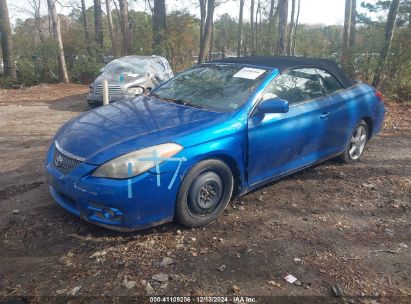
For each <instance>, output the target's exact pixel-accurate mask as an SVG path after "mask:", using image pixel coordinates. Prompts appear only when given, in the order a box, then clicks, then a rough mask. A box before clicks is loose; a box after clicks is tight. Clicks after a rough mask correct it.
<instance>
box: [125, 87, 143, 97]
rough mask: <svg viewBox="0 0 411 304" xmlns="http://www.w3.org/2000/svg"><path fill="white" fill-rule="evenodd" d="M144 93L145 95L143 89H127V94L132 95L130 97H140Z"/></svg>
mask: <svg viewBox="0 0 411 304" xmlns="http://www.w3.org/2000/svg"><path fill="white" fill-rule="evenodd" d="M143 93H144V89H143V88H142V87H131V88H128V89H127V94H130V95H139V94H143Z"/></svg>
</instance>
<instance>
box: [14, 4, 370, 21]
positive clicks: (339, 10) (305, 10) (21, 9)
mask: <svg viewBox="0 0 411 304" xmlns="http://www.w3.org/2000/svg"><path fill="white" fill-rule="evenodd" d="M42 1H43V4H42V8H43V9H42V11H43V13H44V14H46V13H47V6H46V5H47V4H46V0H42ZM373 1H375V0H372V1H370V2H373ZM28 2H29V0H7V3H8V5H9V14H10V18H11V22H12V24H15V21H16V19H17V18H21V19H25V18H27V17H29V15H28V14H27V12H26V11H27V10H30V6H29V5H28ZM129 2H130V1H129ZM255 2H256V3H257V1H255ZM261 2H262V3H269V2H270V1H268V0H261ZM289 2H290V5H291V0H290V1H289ZM357 2H360V1H357ZM58 3H60V4H63V5H64V6H66V5H68V4H70V3H77V4H78V3H80V0H58ZM102 3H103V5H102V6H103V9H105V4H104V0H102ZM131 3H132V4H131V8H133V9H134V10H138V11H144V10H146V11H148V10H149V9H148V7H147V6H146V1H144V0H137V1H136V0H133V1H131ZM197 3H198V1H196V0H166V5H167V10H168V11H172V10H181V9H188V10H189V12H190V13H192V14H195V15H197V16H198V15H199V8H198V5H197ZM344 3H345V0H301V10H300V19H299V22H300V23H308V24H325V25H331V24H340V25H341V24H343V23H344ZM92 4H93V0H86V5H87V6H91V5H92ZM64 6H61V5H59V4H57V10H58V13H63V14H68V13H69V11H70V9H69V8H68V7H64ZM249 6H250V0H245V5H244V18H245V20H249V18H250V7H249ZM238 11H239V0H228V1H227V2H225V3H223V4H221V5H219V6H218V7H217V8H216V11H215V15H216V16H215V17H217V18H218V16H220V15H222V14H225V13H227V14H229V15H231V16H232V17H233V18H236V19H238ZM290 12H291V8H290V10H289V14H291V13H290Z"/></svg>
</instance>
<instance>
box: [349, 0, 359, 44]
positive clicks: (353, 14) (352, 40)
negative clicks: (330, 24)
mask: <svg viewBox="0 0 411 304" xmlns="http://www.w3.org/2000/svg"><path fill="white" fill-rule="evenodd" d="M351 1H352V2H351V27H350V41H349V43H348V45H349V47H350V48H353V47H354V46H355V32H356V30H355V27H356V25H357V0H351Z"/></svg>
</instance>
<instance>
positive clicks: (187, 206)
mask: <svg viewBox="0 0 411 304" xmlns="http://www.w3.org/2000/svg"><path fill="white" fill-rule="evenodd" d="M233 185H234V180H233V175H232V173H231V170H230V168H229V167H228V166H227V165H226V164H225V163H224V162H222V161H220V160H216V159H211V160H205V161H202V162H200V163H198V164H197V165H195V166H194V167H193V168H192V169H191V170H190V171H189V173H188V174H187V175H186V177H185V178H184V180H183V183H182V185H181V187H180V191H179V193H178V197H177V203H176V218H177V220H178V221H179V222H180V223H181V224H183V225H184V226H188V227H199V226H203V225H207V224H208V223H210V222H212V221H214V220H215V219H217V218H218V216H219V215H220V214H221V213H222V212H223V211H224V208H225V207H226V206H227V204H228V202H229V201H230V198H231V195H232V193H233Z"/></svg>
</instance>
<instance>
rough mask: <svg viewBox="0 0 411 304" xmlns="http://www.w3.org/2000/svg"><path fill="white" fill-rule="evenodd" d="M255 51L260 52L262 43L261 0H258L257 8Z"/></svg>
mask: <svg viewBox="0 0 411 304" xmlns="http://www.w3.org/2000/svg"><path fill="white" fill-rule="evenodd" d="M254 31H255V46H254V49H255V53H256V54H259V53H260V44H261V38H262V37H261V0H258V2H257V9H256V11H255V28H254Z"/></svg>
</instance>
